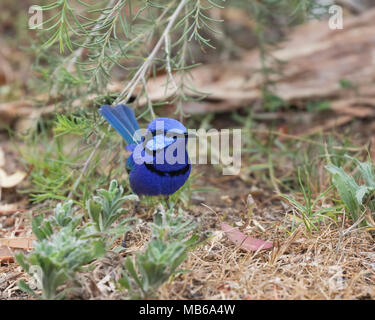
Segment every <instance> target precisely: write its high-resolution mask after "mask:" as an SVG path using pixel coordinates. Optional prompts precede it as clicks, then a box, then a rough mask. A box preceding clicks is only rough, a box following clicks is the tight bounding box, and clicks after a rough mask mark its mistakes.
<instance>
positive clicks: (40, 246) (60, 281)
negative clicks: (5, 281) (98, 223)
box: [15, 227, 105, 300]
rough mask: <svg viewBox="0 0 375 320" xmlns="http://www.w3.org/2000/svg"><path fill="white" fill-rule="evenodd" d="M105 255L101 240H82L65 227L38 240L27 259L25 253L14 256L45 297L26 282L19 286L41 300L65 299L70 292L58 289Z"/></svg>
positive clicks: (21, 282)
mask: <svg viewBox="0 0 375 320" xmlns="http://www.w3.org/2000/svg"><path fill="white" fill-rule="evenodd" d="M104 252H105V251H104V245H103V243H102V242H101V241H99V240H93V239H79V238H77V236H76V235H75V234H73V233H72V231H71V229H70V228H67V227H64V228H62V229H61V230H60V231H58V232H57V233H54V234H52V235H50V236H49V237H48V238H44V239H42V240H40V241H36V242H35V246H34V249H33V250H32V251H31V253H30V254H29V255H28V256H25V255H24V254H23V253H22V252H17V253H16V254H15V258H16V260H17V262H18V263H19V264H20V265H21V266H22V267H23V269H24V270H25V271H26V272H27V273H28V274H30V275H31V276H32V279H33V280H34V282H35V286H36V288H37V289H39V290H41V292H42V294H41V295H39V294H37V293H36V292H35V291H34V290H33V289H31V288H30V286H29V285H28V284H26V282H25V281H23V280H21V281H20V282H19V284H18V285H19V287H20V288H21V289H22V290H24V291H25V292H27V293H29V294H31V295H33V296H35V297H38V298H41V299H48V300H49V299H62V298H64V296H65V294H66V290H67V289H64V290H59V287H60V286H61V285H64V284H66V283H67V282H68V281H70V280H73V279H74V276H75V273H76V272H77V271H79V270H80V269H81V267H82V266H84V265H85V264H88V263H90V262H91V261H92V260H94V259H95V258H98V257H100V256H102V255H104Z"/></svg>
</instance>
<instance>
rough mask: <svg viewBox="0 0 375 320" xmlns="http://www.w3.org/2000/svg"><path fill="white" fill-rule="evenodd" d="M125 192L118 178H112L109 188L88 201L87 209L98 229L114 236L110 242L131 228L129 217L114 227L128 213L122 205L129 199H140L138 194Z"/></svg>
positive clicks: (101, 190) (100, 191)
mask: <svg viewBox="0 0 375 320" xmlns="http://www.w3.org/2000/svg"><path fill="white" fill-rule="evenodd" d="M123 193H124V189H123V187H122V186H119V185H118V182H117V181H116V180H112V181H111V183H110V185H109V189H108V190H105V189H100V190H98V194H99V196H94V197H93V198H92V199H89V200H87V202H86V209H87V211H88V214H89V217H90V219H91V221H92V222H93V225H94V227H95V229H96V231H97V232H99V233H103V234H106V233H107V234H110V235H111V236H112V241H110V242H109V244H112V243H113V241H114V240H115V239H116V238H117V237H118V236H120V235H121V234H124V233H125V232H126V231H128V230H129V228H130V227H129V226H128V225H127V223H128V222H129V219H123V220H122V221H121V222H120V223H119V224H118V225H117V226H116V227H113V224H114V223H115V222H116V221H117V220H118V219H119V218H120V217H121V216H122V215H124V214H125V213H126V210H125V209H124V208H121V206H122V205H123V204H124V203H125V202H126V201H128V200H135V201H139V199H138V196H136V195H126V196H124V195H123Z"/></svg>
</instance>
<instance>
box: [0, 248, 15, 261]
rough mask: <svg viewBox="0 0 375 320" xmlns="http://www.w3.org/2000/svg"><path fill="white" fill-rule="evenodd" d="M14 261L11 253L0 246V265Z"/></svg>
mask: <svg viewBox="0 0 375 320" xmlns="http://www.w3.org/2000/svg"><path fill="white" fill-rule="evenodd" d="M12 261H14V258H13V253H12V251H11V250H10V249H9V248H8V247H5V246H0V263H1V262H12Z"/></svg>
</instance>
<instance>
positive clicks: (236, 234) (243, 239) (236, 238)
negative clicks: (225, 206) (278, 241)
mask: <svg viewBox="0 0 375 320" xmlns="http://www.w3.org/2000/svg"><path fill="white" fill-rule="evenodd" d="M221 229H222V230H223V231H224V232H225V234H226V235H227V237H228V239H229V240H230V241H232V242H233V243H234V244H235V245H237V246H240V247H241V248H242V249H243V250H245V251H248V252H251V251H257V250H265V249H271V248H272V247H273V243H272V242H270V241H263V240H260V239H255V238H251V237H249V236H247V235H245V234H244V233H242V232H241V231H240V230H238V229H237V228H234V227H232V226H230V225H229V224H228V223H225V222H222V223H221Z"/></svg>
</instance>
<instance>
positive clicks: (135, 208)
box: [121, 200, 141, 248]
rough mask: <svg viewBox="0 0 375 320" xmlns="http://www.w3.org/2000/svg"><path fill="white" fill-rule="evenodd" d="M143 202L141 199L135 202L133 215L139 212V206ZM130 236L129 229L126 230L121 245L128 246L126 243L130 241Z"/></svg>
mask: <svg viewBox="0 0 375 320" xmlns="http://www.w3.org/2000/svg"><path fill="white" fill-rule="evenodd" d="M140 204H141V202H140V201H139V200H136V201H135V202H134V206H133V213H132V215H131V217H132V218H133V217H135V215H136V214H137V211H138V209H139V206H140ZM131 224H134V221H132V222H131ZM128 238H129V231H126V232H125V234H124V238H123V240H122V243H121V246H122V247H124V248H126V243H127V242H128V240H129V239H128Z"/></svg>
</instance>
